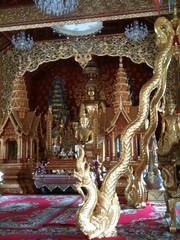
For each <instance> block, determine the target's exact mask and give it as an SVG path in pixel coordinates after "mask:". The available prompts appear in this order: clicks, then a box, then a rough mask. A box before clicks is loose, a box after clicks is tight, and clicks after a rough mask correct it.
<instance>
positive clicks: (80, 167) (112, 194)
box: [74, 17, 180, 239]
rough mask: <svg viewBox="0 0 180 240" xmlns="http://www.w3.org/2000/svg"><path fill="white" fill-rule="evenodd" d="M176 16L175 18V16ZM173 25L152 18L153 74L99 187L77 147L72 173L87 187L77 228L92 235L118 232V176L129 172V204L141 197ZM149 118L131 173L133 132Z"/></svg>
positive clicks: (162, 93) (170, 46)
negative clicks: (117, 156) (154, 39)
mask: <svg viewBox="0 0 180 240" xmlns="http://www.w3.org/2000/svg"><path fill="white" fill-rule="evenodd" d="M176 20H177V19H176ZM176 22H177V23H176V24H177V26H176V28H175V27H174V24H173V22H171V21H169V20H168V19H166V18H164V17H160V18H158V19H157V20H156V22H155V32H156V34H157V44H158V47H159V51H158V55H157V57H156V61H155V67H154V73H153V77H152V78H151V79H150V80H149V81H148V82H147V83H146V84H145V85H144V86H143V87H142V89H141V91H140V96H139V111H138V115H137V117H136V119H135V120H134V121H132V122H130V123H129V124H128V125H127V126H126V127H125V128H124V130H123V133H122V135H121V146H122V151H121V156H120V159H119V161H118V163H117V164H116V165H115V166H114V167H112V168H111V169H110V170H109V171H108V173H107V175H106V176H105V178H104V180H103V182H102V185H101V188H100V189H98V188H97V186H96V184H95V181H94V177H93V176H92V174H91V172H90V166H89V164H88V163H87V162H86V158H85V153H84V150H83V149H82V148H81V147H80V156H79V157H78V159H77V171H76V172H75V173H74V176H75V177H76V178H77V179H78V180H79V182H78V183H77V184H76V187H77V190H78V191H79V193H80V194H82V187H83V188H84V189H85V190H86V196H85V198H84V201H83V203H82V204H81V206H80V207H79V209H78V211H77V214H76V221H77V226H78V227H79V229H80V230H81V231H82V232H83V233H84V234H85V235H86V236H88V238H89V239H92V238H95V237H97V238H102V237H112V236H116V235H117V230H116V225H117V223H118V220H119V217H120V213H121V208H120V203H119V200H118V196H117V193H116V186H117V182H118V180H119V178H120V177H122V176H124V175H129V178H128V186H127V188H126V190H125V197H126V198H127V200H128V204H130V205H132V206H136V207H137V206H138V205H140V204H141V203H142V202H143V200H144V191H145V189H144V187H143V184H142V179H141V173H142V170H143V169H144V166H145V165H146V164H147V145H148V142H149V139H150V137H151V136H152V134H153V132H154V130H155V128H156V125H157V111H158V110H159V107H160V103H161V99H162V97H163V95H164V92H165V88H166V77H167V69H168V65H169V62H170V60H171V57H172V54H173V40H174V37H175V36H177V37H179V36H178V35H176V32H177V30H178V28H179V27H178V26H179V25H180V23H179V19H178V21H176ZM148 117H149V118H150V124H149V128H148V129H147V131H146V132H145V134H144V137H143V144H142V156H141V158H142V162H141V164H140V165H139V167H138V168H137V169H136V171H135V173H134V175H133V173H132V171H131V169H129V163H130V160H131V158H132V150H131V148H132V146H131V143H132V138H133V136H134V134H135V133H136V132H137V131H138V130H139V129H140V128H142V127H143V126H144V124H145V121H146V120H147V119H148Z"/></svg>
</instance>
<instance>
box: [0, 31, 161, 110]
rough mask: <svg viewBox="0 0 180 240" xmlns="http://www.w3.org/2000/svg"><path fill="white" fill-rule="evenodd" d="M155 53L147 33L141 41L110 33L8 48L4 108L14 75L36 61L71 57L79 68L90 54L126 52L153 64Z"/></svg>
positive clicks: (4, 59)
mask: <svg viewBox="0 0 180 240" xmlns="http://www.w3.org/2000/svg"><path fill="white" fill-rule="evenodd" d="M156 54H157V49H156V45H155V35H154V34H152V35H151V34H149V35H148V37H147V38H146V39H145V40H144V41H142V42H134V41H130V40H128V39H127V38H126V37H124V36H110V37H104V38H95V39H90V38H89V39H86V40H84V39H81V40H78V41H72V40H69V41H68V40H67V41H65V42H43V43H36V44H35V46H34V47H33V48H32V49H31V50H30V51H21V50H16V49H12V50H8V51H7V52H4V53H3V57H2V62H3V64H2V99H1V103H2V104H1V106H2V108H3V110H6V109H8V105H9V100H10V97H11V93H12V86H13V81H14V79H15V77H16V76H17V75H24V73H25V72H26V71H30V72H33V71H35V70H36V69H37V68H38V67H39V65H41V64H43V63H47V62H53V61H57V60H59V59H67V58H70V57H74V59H75V61H77V62H78V63H79V64H80V66H81V67H82V68H84V67H85V66H86V65H87V63H88V62H89V61H90V60H91V58H92V55H98V56H105V55H109V56H121V57H123V56H125V57H128V58H130V59H131V60H132V61H133V62H135V63H143V62H145V63H146V64H147V65H148V66H150V67H151V68H153V65H154V59H155V56H156Z"/></svg>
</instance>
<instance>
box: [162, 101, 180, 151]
mask: <svg viewBox="0 0 180 240" xmlns="http://www.w3.org/2000/svg"><path fill="white" fill-rule="evenodd" d="M175 108H176V105H175V104H174V102H173V100H172V98H171V99H170V100H169V101H168V102H167V104H166V112H165V114H164V116H163V117H162V129H161V136H160V140H159V143H158V147H159V150H158V152H159V154H163V153H168V152H169V151H170V149H171V147H172V145H173V144H175V143H178V141H179V139H180V136H179V134H180V133H179V132H180V128H179V121H180V120H179V115H178V114H176V113H175Z"/></svg>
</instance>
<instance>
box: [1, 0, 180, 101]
mask: <svg viewBox="0 0 180 240" xmlns="http://www.w3.org/2000/svg"><path fill="white" fill-rule="evenodd" d="M79 2H80V4H79V7H78V9H77V10H76V11H74V12H73V13H71V14H68V15H64V16H61V17H56V16H52V15H46V14H43V13H42V12H40V11H39V10H38V9H37V8H36V6H35V4H34V2H33V0H1V1H0V52H1V53H3V54H2V55H3V59H4V60H5V61H4V60H3V63H4V64H3V67H1V68H0V72H1V74H0V75H1V80H2V83H3V87H2V89H3V92H4V93H6V94H5V95H3V94H2V95H3V96H2V102H3V101H4V103H3V104H4V105H6V103H5V102H8V100H7V99H9V97H10V95H11V88H12V82H13V79H14V78H15V75H16V73H17V72H22V73H24V72H25V71H26V70H28V71H30V72H33V79H38V77H39V76H40V75H41V74H42V72H44V73H46V72H47V69H50V68H51V67H52V66H53V64H54V63H53V62H54V61H55V60H58V59H60V58H62V59H65V58H69V57H71V56H74V57H75V60H76V61H77V62H79V63H80V65H81V66H85V64H86V63H87V61H86V60H88V59H89V60H90V57H88V56H89V51H90V50H91V51H92V52H93V53H94V54H97V55H99V56H103V55H109V56H127V57H129V58H131V60H133V61H134V62H136V63H137V62H138V63H140V62H146V63H147V65H149V66H151V67H152V65H153V56H154V55H155V54H154V53H153V52H154V51H155V45H154V41H155V38H154V35H153V34H151V35H150V36H149V37H148V38H147V40H145V41H144V42H143V44H139V43H136V44H134V45H133V44H131V43H130V42H128V43H127V39H126V38H125V36H124V30H125V27H126V26H127V24H130V23H131V22H132V21H133V20H135V19H136V20H140V22H143V23H144V24H146V25H147V27H148V29H149V32H150V33H153V32H154V22H155V20H156V19H157V18H158V17H159V16H166V17H167V18H169V19H171V18H172V14H169V12H168V3H167V1H166V0H164V4H163V6H162V7H161V9H160V12H158V11H157V10H156V8H155V6H154V4H153V1H152V0H141V1H139V0H133V1H132V0H111V1H109V0H93V1H92V0H79ZM177 2H178V4H177V9H178V13H179V10H180V2H179V1H177ZM93 20H96V21H103V26H104V27H103V29H102V31H101V33H98V34H96V36H95V37H91V38H88V39H87V41H84V38H81V39H79V41H76V39H74V38H73V39H68V40H67V38H66V37H65V36H59V35H58V34H57V33H54V32H53V30H52V28H51V26H53V25H63V24H65V23H82V22H89V21H93ZM20 30H25V31H26V34H29V33H30V34H31V35H32V36H33V38H34V41H35V43H36V46H35V47H34V48H33V50H32V51H30V53H29V55H27V54H26V53H24V52H22V53H21V56H20V55H19V53H18V52H16V51H14V49H13V45H12V43H11V38H12V36H13V35H14V34H16V33H18V32H19V31H20ZM151 43H152V44H151ZM128 44H129V45H128ZM130 45H131V46H130ZM79 46H80V47H79ZM149 46H151V47H149ZM10 49H12V50H13V51H9V50H10ZM77 49H78V50H77ZM129 49H131V51H130V50H129ZM132 49H133V50H132ZM105 50H106V51H105ZM129 51H130V52H129ZM47 52H48V54H47ZM57 55H58V56H57ZM17 56H19V58H18V57H17ZM37 56H38V57H37ZM150 56H151V57H150ZM10 63H11V64H10ZM43 63H48V65H47V64H46V65H44V66H43V65H42V64H43ZM25 65H26V66H25ZM35 70H37V71H35ZM39 72H40V74H39Z"/></svg>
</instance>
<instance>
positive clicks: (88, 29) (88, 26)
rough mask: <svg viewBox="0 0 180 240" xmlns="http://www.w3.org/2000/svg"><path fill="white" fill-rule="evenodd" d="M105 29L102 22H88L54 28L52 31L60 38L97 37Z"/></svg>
mask: <svg viewBox="0 0 180 240" xmlns="http://www.w3.org/2000/svg"><path fill="white" fill-rule="evenodd" d="M102 28H103V23H102V22H87V23H77V24H76V23H75V24H65V25H62V26H60V25H57V26H53V27H52V29H53V31H54V32H56V33H58V34H59V35H60V36H61V35H65V36H67V37H69V36H73V37H77V38H78V37H83V36H84V37H85V36H89V35H95V34H96V33H98V32H101V30H102Z"/></svg>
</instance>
